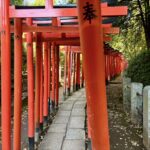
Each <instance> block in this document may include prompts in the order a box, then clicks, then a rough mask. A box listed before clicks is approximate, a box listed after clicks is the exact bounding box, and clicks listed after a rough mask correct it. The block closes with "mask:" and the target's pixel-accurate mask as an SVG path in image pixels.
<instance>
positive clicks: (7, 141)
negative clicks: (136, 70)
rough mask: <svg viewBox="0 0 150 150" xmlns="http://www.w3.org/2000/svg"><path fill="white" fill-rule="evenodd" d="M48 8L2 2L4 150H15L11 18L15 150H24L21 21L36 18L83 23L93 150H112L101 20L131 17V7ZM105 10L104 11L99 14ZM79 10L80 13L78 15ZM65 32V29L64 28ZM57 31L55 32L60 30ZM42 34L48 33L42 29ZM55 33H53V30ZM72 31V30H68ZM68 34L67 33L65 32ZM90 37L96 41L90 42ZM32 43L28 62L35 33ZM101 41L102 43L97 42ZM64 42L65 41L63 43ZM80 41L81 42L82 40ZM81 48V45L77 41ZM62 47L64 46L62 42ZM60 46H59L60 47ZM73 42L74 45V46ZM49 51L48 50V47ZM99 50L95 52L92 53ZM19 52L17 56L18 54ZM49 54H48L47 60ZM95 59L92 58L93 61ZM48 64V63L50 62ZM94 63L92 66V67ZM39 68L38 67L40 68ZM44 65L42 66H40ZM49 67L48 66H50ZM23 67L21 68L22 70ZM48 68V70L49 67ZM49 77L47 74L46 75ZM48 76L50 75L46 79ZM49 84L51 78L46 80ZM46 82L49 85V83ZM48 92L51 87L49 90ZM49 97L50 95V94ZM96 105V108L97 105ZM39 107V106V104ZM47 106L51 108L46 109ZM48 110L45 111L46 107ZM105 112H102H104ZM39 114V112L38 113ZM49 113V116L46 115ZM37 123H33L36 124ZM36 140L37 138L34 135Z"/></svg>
mask: <svg viewBox="0 0 150 150" xmlns="http://www.w3.org/2000/svg"><path fill="white" fill-rule="evenodd" d="M46 2H47V5H46V7H45V8H44V9H15V8H14V7H12V6H11V7H9V4H10V1H9V0H5V1H3V0H1V1H0V4H1V5H0V7H1V9H0V10H1V12H0V17H1V18H0V19H1V21H0V22H1V41H2V42H1V75H2V76H1V80H2V84H1V85H2V149H3V150H10V149H11V108H10V106H11V72H10V70H11V62H10V60H11V59H10V56H11V54H10V52H11V51H10V33H11V26H10V18H15V28H14V32H15V67H16V68H15V78H16V79H17V80H15V84H14V85H15V92H14V93H15V95H14V96H15V103H14V107H15V112H14V119H15V120H16V121H14V130H15V131H16V132H15V135H14V136H15V137H16V138H19V139H18V140H17V139H16V141H15V145H14V147H15V150H17V149H18V150H19V149H20V144H21V143H20V128H21V101H20V99H21V90H22V83H21V64H22V57H21V55H22V46H21V44H22V38H21V35H22V32H23V30H24V27H22V22H21V19H20V18H33V17H35V18H36V17H72V16H73V17H77V16H79V22H80V26H79V27H80V28H79V29H80V37H81V38H80V39H81V49H82V53H83V58H84V68H85V79H86V85H87V87H86V90H87V104H88V106H89V111H90V114H91V116H89V117H90V124H91V127H92V130H91V138H92V147H93V150H100V149H102V150H108V149H109V136H108V120H107V108H106V91H105V75H104V54H103V37H102V24H101V23H100V22H101V19H102V18H101V17H102V16H103V17H109V16H118V15H119V16H121V15H126V14H127V7H122V6H119V7H108V6H106V5H104V6H103V5H101V7H100V6H99V0H82V1H78V9H76V8H62V9H58V8H53V4H52V1H48V0H47V1H46ZM86 7H89V8H88V9H90V10H91V9H92V10H91V11H92V12H93V13H94V14H92V16H93V15H94V16H93V17H92V16H91V17H87V16H85V15H84V13H85V11H86V9H87V8H86ZM99 9H101V10H99ZM77 10H78V11H77ZM78 12H79V15H78ZM27 24H28V26H31V25H32V22H31V19H27ZM64 28H65V27H64ZM64 28H63V30H65V29H64ZM60 29H61V27H60V28H54V30H55V31H56V30H60ZM26 30H27V31H28V32H30V31H33V30H34V28H33V27H32V28H28V29H26ZM41 30H42V32H43V31H44V29H41ZM49 30H51V29H49ZM67 30H68V29H67ZM65 32H67V31H65ZM89 34H90V36H91V37H92V40H91V39H90V38H89ZM27 37H28V38H27V43H28V51H30V52H29V53H28V58H30V60H31V59H32V55H33V54H32V40H33V39H32V33H28V34H27ZM97 39H100V40H97ZM63 40H64V39H63ZM78 40H79V39H78ZM77 42H78V44H79V41H77ZM60 43H61V42H60ZM60 43H59V44H60ZM71 43H72V41H71V42H70V44H71ZM45 47H47V46H46V45H45ZM91 49H95V51H91ZM16 50H17V52H16ZM47 55H48V54H47V53H46V51H45V56H47ZM91 56H92V57H91ZM46 62H47V61H46ZM91 62H92V63H91ZM37 65H38V64H37ZM39 65H40V64H39ZM47 65H48V64H47ZM18 66H20V67H18ZM45 67H46V66H45ZM32 68H33V66H32V62H30V61H28V69H29V70H28V72H29V74H30V75H29V77H30V78H28V80H29V81H28V83H32V82H33V69H32ZM97 68H99V69H97ZM45 74H46V73H45ZM45 76H46V75H45ZM46 81H47V77H46ZM46 81H45V82H46ZM30 85H31V86H29V87H28V90H29V96H30V97H29V99H30V104H29V105H30V106H31V108H32V107H33V87H32V86H33V83H32V84H30ZM45 88H47V87H45ZM46 94H47V93H46ZM95 104H96V105H95ZM38 105H39V104H38ZM46 106H47V105H46ZM46 106H45V107H46ZM100 108H101V109H100ZM33 111H34V110H32V109H30V110H29V114H30V116H33ZM37 111H38V110H37ZM46 113H47V112H46ZM33 120H34V119H33V118H29V123H30V124H31V126H32V128H31V130H30V129H29V130H30V131H29V133H30V132H32V133H34V131H33V129H34V123H33V122H34V121H33ZM32 121H33V122H32ZM32 136H33V135H32ZM32 136H31V137H30V136H29V141H30V142H31V143H32V142H34V141H33V140H34V139H33V137H32Z"/></svg>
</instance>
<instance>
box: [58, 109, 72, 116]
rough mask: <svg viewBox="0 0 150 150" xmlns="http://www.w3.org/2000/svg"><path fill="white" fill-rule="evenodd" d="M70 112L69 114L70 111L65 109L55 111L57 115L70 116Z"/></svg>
mask: <svg viewBox="0 0 150 150" xmlns="http://www.w3.org/2000/svg"><path fill="white" fill-rule="evenodd" d="M70 114H71V111H66V110H60V111H58V113H57V115H58V116H70Z"/></svg>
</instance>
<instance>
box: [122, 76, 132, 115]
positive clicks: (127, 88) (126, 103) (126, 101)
mask: <svg viewBox="0 0 150 150" xmlns="http://www.w3.org/2000/svg"><path fill="white" fill-rule="evenodd" d="M123 108H124V111H125V112H126V113H129V114H130V111H131V109H130V108H131V78H127V77H123Z"/></svg>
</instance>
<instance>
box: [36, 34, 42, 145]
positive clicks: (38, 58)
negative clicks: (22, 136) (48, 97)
mask: <svg viewBox="0 0 150 150" xmlns="http://www.w3.org/2000/svg"><path fill="white" fill-rule="evenodd" d="M36 38H37V39H36V63H35V67H36V68H35V142H38V141H39V131H40V89H41V87H40V85H41V77H40V74H41V53H42V51H41V33H37V37H36Z"/></svg>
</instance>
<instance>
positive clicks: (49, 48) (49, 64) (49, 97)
mask: <svg viewBox="0 0 150 150" xmlns="http://www.w3.org/2000/svg"><path fill="white" fill-rule="evenodd" d="M50 91H51V43H48V103H49V106H48V108H49V114H50V107H51V96H50V94H51V92H50Z"/></svg>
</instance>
